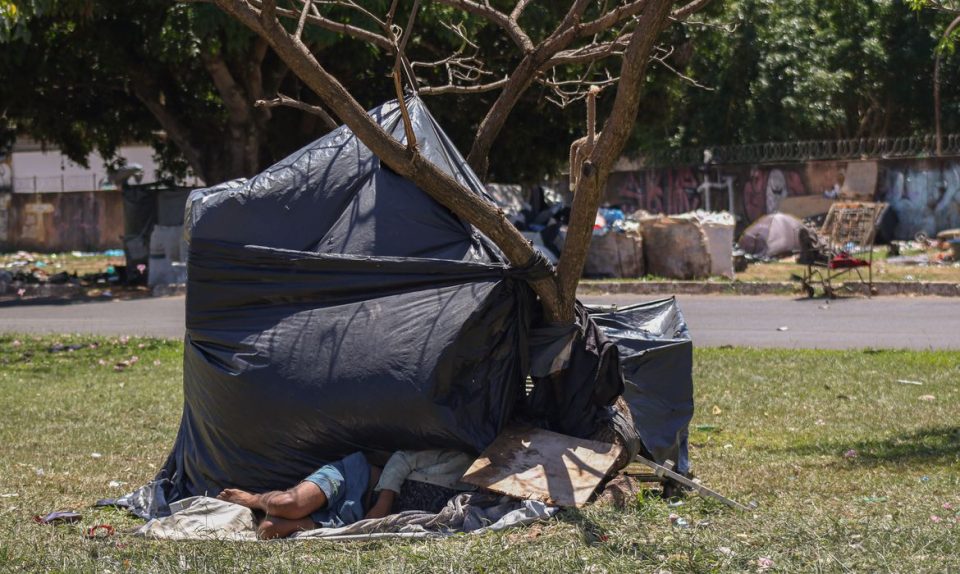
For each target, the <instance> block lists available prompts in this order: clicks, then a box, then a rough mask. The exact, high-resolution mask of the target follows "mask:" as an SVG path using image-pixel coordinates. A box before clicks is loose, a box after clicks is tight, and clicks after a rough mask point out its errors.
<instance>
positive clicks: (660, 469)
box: [636, 455, 750, 510]
mask: <svg viewBox="0 0 960 574" xmlns="http://www.w3.org/2000/svg"><path fill="white" fill-rule="evenodd" d="M636 460H637V461H638V462H641V463H643V464H645V465H647V466H649V467H650V468H652V469H653V472H654V474H655V475H657V476H659V477H667V478H670V479H672V480H675V481H676V482H679V483H680V484H682V485H684V486H687V487H689V488H692V489H694V490H696V491H697V493H698V494H699V495H700V496H705V497H709V498H713V499H714V500H719V501H720V502H722V503H724V504H726V505H727V506H729V507H730V508H736V509H738V510H750V507H748V506H744V505H742V504H740V503H739V502H737V501H736V500H731V499H729V498H727V497H726V496H724V495H722V494H720V493H719V492H717V491H715V490H713V489H711V488H707V487H706V486H704V485H702V484H700V482H698V481H695V480H690V479H689V478H687V477H685V476H683V475H682V474H678V473H676V472H673V471H672V470H670V469H669V468H666V467H665V466H661V465H659V464H657V463H655V462H653V461H652V460H649V459H646V458H643V457H642V456H640V455H637V457H636ZM667 462H668V463H669V462H671V461H667ZM671 466H672V463H671Z"/></svg>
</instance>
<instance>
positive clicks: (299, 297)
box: [134, 98, 692, 516]
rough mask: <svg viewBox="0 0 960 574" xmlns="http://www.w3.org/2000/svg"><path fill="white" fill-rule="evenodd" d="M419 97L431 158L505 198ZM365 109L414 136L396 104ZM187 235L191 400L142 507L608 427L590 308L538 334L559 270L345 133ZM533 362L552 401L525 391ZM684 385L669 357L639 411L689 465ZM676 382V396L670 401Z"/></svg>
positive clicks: (260, 179) (210, 210)
mask: <svg viewBox="0 0 960 574" xmlns="http://www.w3.org/2000/svg"><path fill="white" fill-rule="evenodd" d="M407 103H408V107H409V112H410V116H411V119H412V123H413V128H414V133H415V134H416V137H417V144H418V147H419V148H420V150H421V151H422V152H423V153H424V155H425V156H426V157H427V158H428V159H429V160H430V161H432V162H434V163H435V164H436V165H437V166H438V167H440V168H441V169H442V170H444V171H446V172H447V173H449V174H450V175H451V176H453V177H454V178H456V179H457V181H459V182H461V183H462V184H464V185H465V186H466V187H467V188H468V189H470V190H471V191H472V192H473V193H476V194H477V195H479V196H481V197H483V198H484V199H485V200H487V201H490V202H491V203H492V200H491V199H490V198H489V196H487V194H486V192H485V190H484V188H483V186H482V185H481V183H480V181H479V180H478V179H477V177H476V176H475V175H474V174H473V173H472V172H471V170H470V169H469V167H468V166H467V164H466V162H465V161H464V159H463V158H462V156H461V155H460V154H459V153H458V152H457V150H456V149H455V148H454V146H453V145H452V143H451V142H450V140H449V139H448V138H447V137H446V135H445V134H444V133H443V131H442V130H441V129H440V127H439V126H438V125H437V124H436V122H435V121H434V119H433V118H432V117H431V116H430V114H429V112H428V111H427V109H426V107H425V106H424V105H423V103H422V102H421V101H420V100H418V99H416V98H410V99H409V100H408V102H407ZM370 115H371V116H372V117H373V118H374V119H375V120H376V121H377V122H379V123H380V125H381V126H383V128H384V129H385V130H386V131H387V132H388V133H390V134H392V135H393V137H395V138H397V139H399V140H403V138H404V130H403V125H402V122H401V115H400V112H399V108H398V106H397V103H396V102H390V103H387V104H384V105H382V106H380V107H378V108H376V109H374V110H372V111H371V112H370ZM185 225H186V226H187V228H188V238H189V244H190V245H189V253H190V255H189V263H188V266H189V268H188V269H189V272H188V284H187V303H186V328H187V332H186V337H185V342H184V346H185V350H184V403H185V404H184V410H183V418H182V422H181V426H180V431H179V433H178V436H177V439H176V443H175V445H174V447H173V451H172V453H171V454H170V456H169V458H168V460H167V462H166V464H165V465H164V468H163V469H162V470H161V472H160V474H159V476H158V480H157V481H155V482H154V483H152V485H151V487H150V488H148V489H147V490H143V489H141V491H139V494H136V493H135V495H136V496H134V498H136V497H137V496H139V499H138V501H135V502H134V506H136V507H138V508H140V511H141V514H142V515H144V516H155V515H162V514H164V513H165V512H166V511H167V510H166V507H167V505H168V503H170V502H173V501H175V500H179V499H182V498H185V497H189V496H194V495H200V494H205V493H206V494H210V495H213V494H215V493H217V492H219V491H220V490H221V489H222V488H224V487H226V486H235V487H239V488H244V489H248V490H252V491H263V490H267V489H274V488H285V487H288V486H289V485H291V484H295V483H296V482H298V481H299V480H301V479H302V478H303V477H304V476H306V475H307V474H309V473H310V472H311V471H312V470H314V469H315V468H317V467H318V466H320V465H322V464H324V463H326V462H329V461H331V460H335V459H337V458H340V457H342V456H344V455H346V454H349V453H351V452H355V451H357V450H366V451H377V450H379V451H388V452H389V451H393V450H397V449H424V448H456V449H461V450H464V451H467V452H472V453H478V452H480V451H481V450H482V449H483V448H485V447H486V446H487V445H488V444H490V443H491V442H492V441H493V440H494V438H495V437H496V436H497V434H498V433H499V432H500V431H501V430H502V429H503V428H504V426H505V425H506V423H507V422H508V420H510V419H511V417H513V416H514V415H517V414H520V413H523V414H524V416H527V417H528V418H536V417H538V416H539V417H540V418H539V419H537V422H538V423H539V424H542V425H543V426H548V427H551V428H552V429H553V430H559V431H560V432H567V433H568V434H569V433H573V432H576V433H579V434H587V433H590V432H592V431H593V430H595V429H596V428H597V427H598V426H599V425H602V424H604V423H605V422H607V421H608V420H609V419H610V418H611V417H613V413H612V409H611V408H610V404H611V403H612V402H613V400H614V399H616V398H617V396H619V395H620V394H621V393H622V392H623V389H624V381H623V378H622V375H621V370H620V368H619V361H620V357H621V355H620V352H619V351H618V347H617V346H615V345H614V344H613V343H612V342H611V341H608V340H607V339H606V338H605V336H604V335H603V334H602V332H601V330H600V329H599V328H598V327H597V325H596V324H595V323H594V322H593V321H592V320H591V319H589V317H587V316H586V314H581V316H580V318H579V320H578V323H577V324H576V325H573V326H569V327H561V328H555V327H546V328H539V329H535V322H536V309H535V308H536V305H535V304H534V303H535V300H534V297H533V294H532V291H531V290H530V289H529V287H528V286H527V283H526V281H525V279H527V278H529V277H532V276H536V275H537V274H542V273H544V271H545V270H546V269H547V267H546V266H547V263H545V262H544V261H542V260H538V261H533V262H531V263H530V264H529V265H527V266H526V267H524V268H521V269H517V268H512V267H510V266H509V265H508V264H507V262H506V260H505V258H504V256H503V255H502V254H501V252H500V250H499V249H498V248H497V247H496V245H494V244H493V243H492V242H491V241H490V240H489V239H488V238H486V237H485V236H484V235H483V234H481V233H479V232H478V231H477V230H476V229H474V228H473V227H471V226H470V225H469V224H467V223H465V222H463V221H461V220H460V219H458V218H457V217H456V216H455V215H453V214H452V213H451V212H450V211H448V210H447V209H446V208H445V207H443V206H441V205H440V204H438V203H437V202H435V201H434V200H433V199H431V198H430V197H429V196H427V195H426V194H425V193H424V192H422V191H421V190H420V189H418V188H417V187H416V186H415V185H414V184H413V183H411V182H410V181H407V180H405V179H404V178H402V177H400V176H399V175H397V174H396V173H394V172H393V171H391V170H390V169H389V168H388V167H386V166H385V165H382V164H381V163H380V161H379V159H378V158H377V157H376V156H374V155H373V154H372V153H371V152H370V150H369V149H367V148H366V147H365V146H364V145H363V144H362V143H361V142H360V141H359V140H358V139H357V138H356V137H355V136H354V135H353V134H352V132H351V131H350V130H348V129H347V128H346V127H341V128H339V129H337V130H334V131H333V132H331V133H330V134H328V135H326V136H325V137H323V138H322V139H320V140H318V141H316V142H314V143H312V144H310V145H308V146H307V147H305V148H303V149H301V150H300V151H298V152H296V153H294V154H292V155H291V156H290V157H288V158H287V159H284V160H283V161H281V162H279V163H277V164H276V165H274V166H272V167H270V168H269V169H267V170H266V171H264V172H263V173H261V174H259V175H257V176H255V177H253V178H251V179H249V180H235V181H231V182H227V183H224V184H221V185H218V186H215V187H212V188H209V189H202V190H197V191H195V192H194V193H192V194H191V196H190V198H189V201H188V206H187V217H186V222H185ZM659 309H660V310H659V311H658V312H661V313H667V314H669V315H670V317H671V322H670V325H674V326H675V327H676V328H675V329H673V331H672V332H671V334H669V335H668V336H671V335H673V334H676V335H678V336H679V337H681V338H682V339H683V340H685V341H686V342H685V343H684V345H686V347H689V340H688V339H687V338H686V328H685V326H683V321H682V316H681V315H680V313H679V310H678V309H676V306H675V304H674V303H673V302H672V301H670V302H668V303H662V304H661V307H660V308H659ZM623 319H624V320H625V321H626V325H627V326H628V327H629V325H630V324H631V319H630V317H629V316H623ZM648 320H649V313H647V314H646V315H644V321H648ZM648 322H649V321H648ZM645 324H646V323H644V322H642V321H641V322H638V323H637V325H638V330H637V331H636V333H634V334H631V333H630V332H629V329H623V328H621V329H620V330H618V335H617V343H616V345H619V346H621V347H623V348H624V349H626V347H629V344H627V343H624V341H628V340H630V339H631V338H632V337H640V338H641V339H645V337H646V336H645V335H643V333H644V331H643V330H642V329H641V327H642V326H643V325H645ZM621 327H622V325H621ZM531 338H536V339H537V342H538V345H536V346H534V348H533V350H532V351H530V350H529V349H530V348H531V346H532V341H531ZM632 352H635V353H639V354H644V353H647V350H646V349H645V348H643V345H641V346H639V347H636V348H633V350H632V351H631V350H629V349H627V354H628V355H629V354H630V353H632ZM684 352H685V351H684ZM531 353H532V357H531ZM651 356H653V355H651ZM531 361H532V362H533V363H535V364H536V365H538V366H539V367H538V371H537V373H536V374H537V375H538V376H539V377H545V378H550V380H551V381H552V383H553V386H552V387H549V389H550V392H546V391H544V392H540V393H539V394H536V393H535V396H531V397H527V396H526V394H525V391H524V383H525V380H526V376H527V374H528V371H529V366H530V363H531ZM628 371H629V372H632V371H630V370H629V369H628ZM689 376H690V366H689V363H688V362H686V361H677V362H674V363H670V362H664V363H660V364H659V367H658V370H657V379H656V381H653V380H652V379H648V378H643V377H641V379H642V380H640V381H639V382H638V384H639V385H640V391H639V395H638V396H637V397H634V398H635V401H634V402H636V403H637V404H638V405H641V406H640V407H638V408H639V410H638V411H637V412H640V413H643V412H647V411H644V408H643V406H642V405H647V406H648V407H650V408H656V409H659V410H660V411H661V412H662V413H663V417H660V418H657V419H656V420H652V419H651V421H652V422H651V423H649V424H652V425H653V426H656V427H661V426H662V427H663V428H666V425H664V423H663V421H664V420H665V418H666V419H670V420H671V421H672V422H671V424H670V425H669V426H670V429H671V430H670V431H669V432H670V433H674V435H675V440H674V441H673V442H674V443H675V444H674V445H673V446H674V448H673V450H672V451H670V452H672V453H674V454H677V455H678V457H677V458H675V460H681V461H683V460H685V447H686V443H685V435H683V433H677V432H675V431H676V429H677V428H682V429H684V432H685V429H686V424H687V423H688V422H689V418H690V414H691V412H692V391H691V389H689V388H688V386H687V382H688V379H689ZM674 380H680V381H681V383H680V389H679V390H676V389H674V390H673V391H671V393H672V394H669V395H662V393H661V390H662V388H663V387H665V386H669V385H670V381H674ZM541 388H543V389H546V388H547V386H546V385H541ZM678 402H679V403H681V406H680V408H678V409H676V410H674V409H673V406H674V405H675V404H677V403H678ZM538 413H539V414H538ZM664 417H665V418H664ZM644 424H648V423H646V422H645V421H638V422H637V426H638V427H639V426H643V425H644ZM627 431H632V432H633V433H634V435H636V434H639V435H640V436H643V437H646V436H653V435H652V434H649V435H648V434H645V433H644V432H641V431H640V430H639V429H637V428H633V429H627ZM626 434H630V432H626ZM681 435H683V436H681ZM653 440H654V441H655V442H653V443H651V446H649V448H648V450H650V451H652V452H653V454H654V455H656V454H657V453H660V452H667V450H669V449H665V447H664V445H663V444H662V443H664V442H670V441H669V440H666V439H664V438H663V433H659V434H658V435H657V438H656V439H653ZM661 447H664V448H661ZM681 451H683V452H682V453H681Z"/></svg>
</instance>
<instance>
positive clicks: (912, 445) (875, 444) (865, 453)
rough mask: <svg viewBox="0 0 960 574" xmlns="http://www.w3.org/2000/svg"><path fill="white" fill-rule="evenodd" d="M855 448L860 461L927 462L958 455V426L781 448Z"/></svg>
mask: <svg viewBox="0 0 960 574" xmlns="http://www.w3.org/2000/svg"><path fill="white" fill-rule="evenodd" d="M850 449H853V450H854V451H856V460H857V461H858V463H860V464H867V465H870V464H886V463H904V462H907V463H931V462H938V461H940V460H941V459H952V460H956V459H958V458H960V426H939V427H927V428H922V429H919V430H916V431H913V432H909V433H903V434H897V435H894V436H890V437H887V438H883V439H873V440H863V441H859V442H854V443H851V442H847V441H844V442H840V441H839V440H837V439H834V440H831V441H829V442H825V443H819V444H803V445H799V446H796V447H791V448H787V449H784V450H783V451H782V452H788V453H793V454H798V455H824V454H836V453H845V452H848V451H849V450H850Z"/></svg>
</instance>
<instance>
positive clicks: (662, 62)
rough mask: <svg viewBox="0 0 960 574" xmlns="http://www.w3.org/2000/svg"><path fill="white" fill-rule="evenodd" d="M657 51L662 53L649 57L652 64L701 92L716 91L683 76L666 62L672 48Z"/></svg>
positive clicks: (671, 52)
mask: <svg viewBox="0 0 960 574" xmlns="http://www.w3.org/2000/svg"><path fill="white" fill-rule="evenodd" d="M657 51H662V52H663V53H662V54H659V55H655V56H651V58H652V59H653V61H654V62H656V63H658V64H660V65H661V66H663V67H664V68H666V69H667V70H670V71H671V72H673V74H674V75H675V76H677V77H678V78H680V79H681V80H683V81H684V82H686V83H688V84H690V85H691V86H693V87H695V88H700V89H701V90H706V91H708V92H713V91H716V88H712V87H710V86H706V85H704V84H701V83H700V82H698V81H696V80H695V79H693V78H691V77H690V76H688V75H686V74H684V73H683V72H681V71H680V70H677V69H676V68H674V67H673V66H671V65H670V64H669V63H668V62H667V58H669V57H670V56H671V55H672V54H673V47H672V46H671V47H670V49H669V50H663V49H662V48H657Z"/></svg>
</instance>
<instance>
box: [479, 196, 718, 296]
mask: <svg viewBox="0 0 960 574" xmlns="http://www.w3.org/2000/svg"><path fill="white" fill-rule="evenodd" d="M486 190H487V193H488V194H489V196H490V197H491V199H493V201H495V202H496V203H497V205H498V206H499V207H500V208H501V209H503V211H504V213H505V214H506V216H507V218H508V219H509V220H510V221H511V223H513V224H514V225H515V226H516V227H517V228H518V229H519V230H520V232H521V233H522V234H523V235H524V237H526V238H527V239H529V240H530V242H531V243H533V245H534V246H535V247H536V248H537V249H539V250H540V251H541V252H542V253H543V254H544V256H545V257H546V258H547V259H548V260H549V261H550V262H551V263H554V264H556V262H557V260H558V258H559V257H560V252H561V250H562V249H563V244H564V240H565V239H566V234H567V223H568V222H569V218H570V208H569V207H568V206H567V205H566V204H565V203H564V201H563V198H562V197H561V196H560V194H558V193H557V192H555V191H554V190H552V189H550V188H547V187H541V186H537V187H535V188H534V189H533V191H532V194H531V197H530V200H529V201H528V200H527V199H526V198H524V196H523V194H522V190H521V188H520V186H512V185H502V184H488V185H487V186H486ZM735 224H736V221H735V220H734V217H733V215H731V214H730V213H727V212H706V211H694V212H690V213H685V214H681V215H671V216H664V215H651V214H650V213H648V212H646V211H643V210H638V211H634V212H632V213H627V212H625V211H624V210H623V209H621V208H619V207H614V206H604V207H601V208H600V209H598V210H597V216H596V220H595V222H594V226H593V239H592V241H591V242H590V250H589V252H588V253H587V260H586V262H585V264H584V269H583V275H584V277H588V278H597V279H611V278H635V277H643V276H645V275H655V276H658V277H663V278H666V279H684V280H690V279H706V278H708V277H717V276H719V277H726V278H728V279H733V276H734V265H733V260H734V256H733V240H734V227H735Z"/></svg>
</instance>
